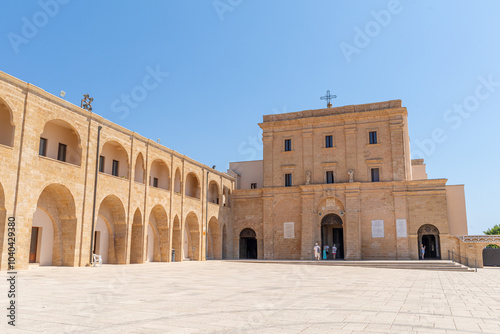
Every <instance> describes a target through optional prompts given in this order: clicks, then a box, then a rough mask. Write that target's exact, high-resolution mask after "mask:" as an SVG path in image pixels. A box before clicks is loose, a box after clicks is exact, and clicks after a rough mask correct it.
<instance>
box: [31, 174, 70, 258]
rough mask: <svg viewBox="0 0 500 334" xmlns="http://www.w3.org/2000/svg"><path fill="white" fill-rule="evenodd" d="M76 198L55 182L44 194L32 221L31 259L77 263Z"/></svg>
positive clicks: (39, 200)
mask: <svg viewBox="0 0 500 334" xmlns="http://www.w3.org/2000/svg"><path fill="white" fill-rule="evenodd" d="M76 236H77V218H76V208H75V200H74V197H73V194H72V193H71V191H70V190H69V189H68V188H67V187H66V186H64V185H62V184H58V183H53V184H50V185H48V186H46V187H45V188H44V189H43V191H42V192H41V193H40V196H39V197H38V201H37V207H36V210H35V212H34V213H33V221H32V224H31V234H30V240H31V245H30V249H29V253H30V256H29V260H30V262H32V263H40V265H54V266H76V265H77V264H78V263H77V262H78V259H77V253H76V252H77V251H76Z"/></svg>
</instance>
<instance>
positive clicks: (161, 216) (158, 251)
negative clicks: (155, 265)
mask: <svg viewBox="0 0 500 334" xmlns="http://www.w3.org/2000/svg"><path fill="white" fill-rule="evenodd" d="M149 223H150V224H151V226H152V227H153V232H155V233H154V239H153V240H154V248H153V260H154V261H155V262H167V261H168V253H169V252H170V243H169V230H168V216H167V212H166V211H165V209H164V208H163V206H161V205H160V204H157V205H155V206H154V207H153V208H152V209H151V213H150V215H149ZM148 238H149V236H148ZM149 240H151V239H149Z"/></svg>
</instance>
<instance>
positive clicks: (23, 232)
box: [0, 72, 487, 270]
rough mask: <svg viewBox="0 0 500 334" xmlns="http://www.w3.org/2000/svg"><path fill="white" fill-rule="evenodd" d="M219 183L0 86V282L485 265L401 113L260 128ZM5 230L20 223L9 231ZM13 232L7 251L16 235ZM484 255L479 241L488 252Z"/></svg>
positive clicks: (23, 88)
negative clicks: (256, 150) (295, 267)
mask: <svg viewBox="0 0 500 334" xmlns="http://www.w3.org/2000/svg"><path fill="white" fill-rule="evenodd" d="M259 125H260V127H261V128H262V129H263V144H264V157H263V160H261V161H248V162H233V163H230V168H229V170H228V172H227V173H221V172H218V171H216V170H214V169H212V168H210V167H208V166H206V165H204V164H201V163H199V162H197V161H194V160H193V159H190V158H188V157H186V156H184V155H182V154H181V153H178V152H176V151H173V150H171V149H169V148H166V147H164V146H162V145H160V144H158V143H156V142H153V141H151V140H149V139H147V138H144V137H142V136H140V135H138V134H136V133H134V132H132V131H130V130H127V129H124V128H123V127H120V126H119V125H117V124H114V123H112V122H110V121H108V120H106V119H104V118H102V117H100V116H98V115H96V114H94V113H92V112H90V111H87V110H84V109H82V108H80V107H77V106H75V105H72V104H70V103H68V102H67V101H65V100H63V99H60V98H58V97H56V96H54V95H51V94H49V93H47V92H45V91H43V90H42V89H40V88H38V87H35V86H33V85H31V84H28V83H26V82H23V81H21V80H19V79H16V78H14V77H12V76H9V75H8V74H5V73H3V72H0V162H1V166H2V167H1V170H0V250H1V256H0V269H2V270H6V269H8V265H9V256H12V246H14V247H15V256H14V257H15V266H16V269H25V268H28V266H29V265H30V264H33V265H49V266H50V265H52V266H85V265H88V264H89V263H90V262H91V260H92V254H99V255H101V257H102V259H103V261H104V263H109V264H131V263H145V262H153V261H155V262H170V261H183V260H208V259H248V258H256V259H270V260H273V259H276V260H277V259H295V260H311V259H312V258H313V253H312V250H313V246H314V244H315V243H319V244H321V245H322V246H323V245H329V246H330V247H331V246H333V244H335V245H336V247H337V248H338V256H339V257H340V258H343V259H346V260H362V259H417V258H418V245H419V244H424V245H425V246H426V248H427V250H428V251H427V254H428V257H430V258H436V259H440V258H447V252H448V251H449V250H454V251H455V252H458V253H460V254H463V255H468V256H470V257H476V258H478V259H480V258H481V256H482V255H481V254H480V253H481V250H482V248H484V245H483V243H482V242H483V241H484V240H479V241H477V240H476V241H473V242H472V241H470V242H469V243H468V242H467V240H469V239H470V238H469V239H467V240H466V239H465V238H464V237H461V236H464V235H466V234H467V221H466V213H465V196H464V188H463V185H458V186H453V185H448V184H447V180H446V179H436V180H428V179H427V175H426V173H425V165H424V164H423V161H422V160H413V161H412V160H411V159H410V140H409V136H408V121H407V111H406V108H404V107H402V106H401V101H398V100H396V101H387V102H381V103H372V104H365V105H355V106H344V107H335V108H326V109H319V110H306V111H301V112H294V113H287V114H278V115H267V116H264V120H263V122H262V123H261V124H259ZM12 221H14V222H15V223H12ZM12 225H15V243H13V242H12V241H13V240H12V239H9V238H12V234H9V232H11V231H12V230H11V229H9V227H11V226H12ZM484 242H487V241H484Z"/></svg>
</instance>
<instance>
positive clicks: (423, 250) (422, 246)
mask: <svg viewBox="0 0 500 334" xmlns="http://www.w3.org/2000/svg"><path fill="white" fill-rule="evenodd" d="M420 254H422V260H423V259H424V256H425V246H424V244H420Z"/></svg>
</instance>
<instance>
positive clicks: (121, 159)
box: [99, 141, 128, 179]
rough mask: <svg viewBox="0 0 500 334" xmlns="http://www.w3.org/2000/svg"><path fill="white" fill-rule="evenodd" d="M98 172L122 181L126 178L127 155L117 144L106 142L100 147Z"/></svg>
mask: <svg viewBox="0 0 500 334" xmlns="http://www.w3.org/2000/svg"><path fill="white" fill-rule="evenodd" d="M99 172H101V173H104V174H109V175H113V176H117V177H120V178H123V179H127V178H128V154H127V151H126V150H125V148H123V146H122V145H120V144H119V143H118V142H116V141H108V142H107V143H106V144H104V146H103V147H102V151H101V155H100V156H99Z"/></svg>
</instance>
